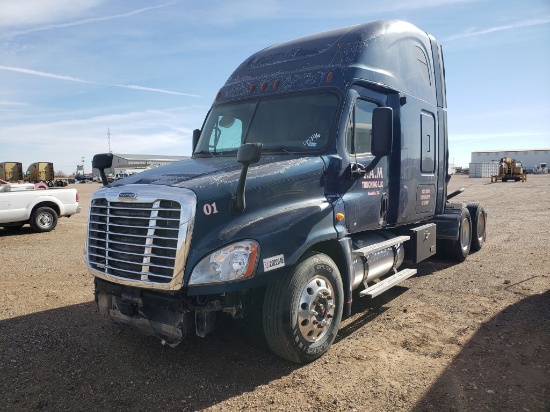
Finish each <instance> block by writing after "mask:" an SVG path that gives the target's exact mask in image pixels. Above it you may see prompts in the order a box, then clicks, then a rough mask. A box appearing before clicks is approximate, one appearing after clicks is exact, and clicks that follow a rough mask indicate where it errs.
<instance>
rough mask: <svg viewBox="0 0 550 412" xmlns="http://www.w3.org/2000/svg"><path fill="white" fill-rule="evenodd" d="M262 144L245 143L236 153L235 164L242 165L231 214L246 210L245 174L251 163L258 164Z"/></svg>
mask: <svg viewBox="0 0 550 412" xmlns="http://www.w3.org/2000/svg"><path fill="white" fill-rule="evenodd" d="M262 147H263V144H262V143H245V144H243V145H242V146H241V147H239V151H238V152H237V162H239V163H241V164H242V165H243V168H242V169H241V175H240V176H239V183H238V185H237V192H236V193H235V197H234V198H233V201H232V202H231V212H233V213H235V212H242V211H244V209H246V198H245V194H244V189H245V186H246V174H247V173H248V166H250V165H251V164H253V163H258V162H259V161H260V157H261V155H262Z"/></svg>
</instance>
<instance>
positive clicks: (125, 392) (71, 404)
mask: <svg viewBox="0 0 550 412" xmlns="http://www.w3.org/2000/svg"><path fill="white" fill-rule="evenodd" d="M298 367H299V366H298V365H294V364H291V363H289V362H286V361H283V360H281V359H279V358H277V357H276V356H275V355H274V354H273V353H272V352H271V351H270V350H269V348H268V347H267V344H266V343H265V340H264V338H263V335H261V334H260V336H258V333H257V331H256V330H255V329H252V330H250V329H249V328H248V327H247V325H244V324H243V323H240V322H223V321H222V322H220V327H219V328H217V329H216V331H215V336H212V337H208V338H205V339H202V338H196V337H191V338H190V339H188V340H187V339H186V340H185V341H184V342H182V343H181V344H180V345H179V346H178V347H176V348H175V349H172V348H170V347H167V346H164V347H163V346H162V345H161V344H160V343H159V341H158V340H157V339H155V338H152V337H148V336H143V335H141V334H138V333H136V332H135V331H131V330H127V329H125V328H124V327H121V326H118V325H115V324H113V323H111V322H110V321H109V320H108V319H107V318H104V317H102V316H101V315H99V314H98V313H97V312H96V309H95V304H94V303H93V302H89V303H84V304H79V305H74V306H68V307H64V308H59V309H53V310H49V311H45V312H40V313H35V314H31V315H27V316H22V317H18V318H12V319H7V320H3V321H0V376H2V379H1V380H0V393H1V394H2V396H1V397H2V402H1V403H2V404H3V405H4V406H3V407H0V409H2V408H4V407H5V408H7V409H9V410H34V409H41V408H44V407H46V406H47V409H49V410H101V411H109V410H125V409H132V410H136V409H138V410H156V409H157V408H158V407H159V406H160V405H162V407H163V409H165V410H202V409H204V408H207V407H209V406H212V405H215V404H217V403H219V402H221V401H224V400H227V399H229V398H231V397H234V396H237V395H240V394H242V393H246V392H248V391H253V390H254V389H255V388H257V387H258V386H261V385H265V384H268V383H269V382H271V381H273V380H276V379H278V378H280V377H282V376H285V375H288V374H289V373H291V372H292V371H293V370H295V369H297V368H298ZM52 382H55V385H52ZM52 387H55V388H56V390H55V391H51V388H52ZM82 399H92V403H91V404H90V405H83V404H82V403H81V402H82Z"/></svg>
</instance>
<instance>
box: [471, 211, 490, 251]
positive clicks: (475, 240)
mask: <svg viewBox="0 0 550 412" xmlns="http://www.w3.org/2000/svg"><path fill="white" fill-rule="evenodd" d="M466 207H467V208H468V211H469V212H470V216H471V218H472V243H471V246H470V251H471V252H477V251H478V250H480V249H481V248H482V247H483V244H484V243H485V238H486V236H487V212H485V208H484V207H483V205H482V204H481V203H477V202H475V203H468V205H467V206H466Z"/></svg>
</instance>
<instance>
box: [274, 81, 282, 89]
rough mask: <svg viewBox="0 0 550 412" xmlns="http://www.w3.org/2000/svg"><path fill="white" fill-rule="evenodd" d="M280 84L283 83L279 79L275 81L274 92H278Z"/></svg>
mask: <svg viewBox="0 0 550 412" xmlns="http://www.w3.org/2000/svg"><path fill="white" fill-rule="evenodd" d="M279 83H281V81H280V80H279V79H277V80H275V81H274V82H273V90H277V89H278V87H279Z"/></svg>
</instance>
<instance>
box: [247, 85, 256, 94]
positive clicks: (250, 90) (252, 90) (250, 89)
mask: <svg viewBox="0 0 550 412" xmlns="http://www.w3.org/2000/svg"><path fill="white" fill-rule="evenodd" d="M254 90H256V85H255V84H251V85H250V87H249V88H248V94H252V93H254Z"/></svg>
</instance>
